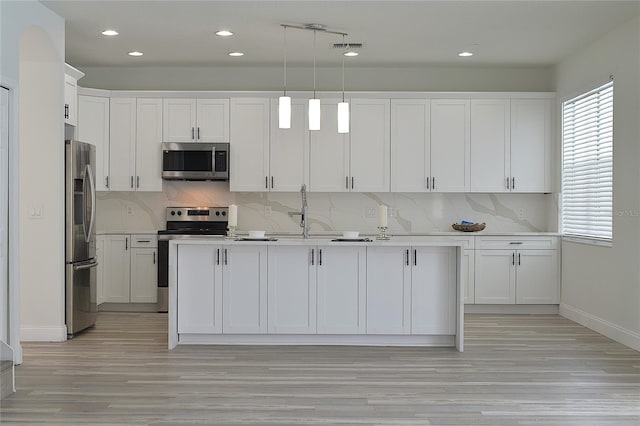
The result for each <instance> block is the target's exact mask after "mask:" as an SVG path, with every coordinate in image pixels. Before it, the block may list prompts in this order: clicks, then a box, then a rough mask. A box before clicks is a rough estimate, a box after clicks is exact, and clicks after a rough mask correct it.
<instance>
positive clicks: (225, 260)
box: [224, 249, 229, 265]
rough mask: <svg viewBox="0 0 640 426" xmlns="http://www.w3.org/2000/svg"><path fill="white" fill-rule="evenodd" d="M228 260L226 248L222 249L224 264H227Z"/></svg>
mask: <svg viewBox="0 0 640 426" xmlns="http://www.w3.org/2000/svg"><path fill="white" fill-rule="evenodd" d="M228 262H229V255H228V254H227V249H224V264H225V265H227V264H228Z"/></svg>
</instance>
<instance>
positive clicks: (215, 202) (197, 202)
mask: <svg viewBox="0 0 640 426" xmlns="http://www.w3.org/2000/svg"><path fill="white" fill-rule="evenodd" d="M307 199H308V205H309V217H310V224H311V233H317V234H321V233H331V232H341V231H344V230H357V231H360V232H362V233H364V234H374V233H377V229H376V226H377V217H376V214H377V207H378V205H379V204H386V205H387V206H388V207H389V214H390V217H389V218H388V223H389V231H388V232H389V233H391V234H410V233H415V234H421V233H431V232H443V231H451V224H452V223H455V222H459V221H461V220H469V221H474V222H486V223H487V231H488V232H556V231H557V229H558V225H557V216H558V208H557V202H556V197H555V196H554V194H442V193H433V194H432V193H309V194H307ZM229 204H237V205H238V230H239V231H243V230H244V231H246V230H249V229H260V230H266V231H267V232H291V233H296V232H300V227H299V217H293V218H292V217H289V216H288V214H287V212H289V211H296V210H298V211H299V210H300V207H301V198H300V194H299V193H259V192H229V184H228V182H181V181H175V182H170V181H165V182H164V183H163V192H99V193H98V196H97V206H98V212H97V230H98V232H122V233H128V232H132V233H133V232H147V231H150V232H155V231H156V230H158V229H164V227H165V207H169V206H177V207H179V206H228V205H229Z"/></svg>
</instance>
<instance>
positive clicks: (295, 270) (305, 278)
mask: <svg viewBox="0 0 640 426" xmlns="http://www.w3.org/2000/svg"><path fill="white" fill-rule="evenodd" d="M316 253H317V249H316V248H315V247H304V246H302V247H301V246H270V247H269V253H268V256H269V260H268V261H267V286H268V291H267V294H268V303H267V304H268V315H267V316H268V320H267V324H268V331H269V333H285V334H297V333H303V334H315V332H316V267H315V264H316Z"/></svg>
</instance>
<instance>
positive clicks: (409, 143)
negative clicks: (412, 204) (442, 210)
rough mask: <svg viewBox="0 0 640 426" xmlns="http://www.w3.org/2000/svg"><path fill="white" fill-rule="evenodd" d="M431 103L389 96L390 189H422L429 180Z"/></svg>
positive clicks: (425, 189) (409, 190) (403, 190)
mask: <svg viewBox="0 0 640 426" xmlns="http://www.w3.org/2000/svg"><path fill="white" fill-rule="evenodd" d="M430 107H431V103H430V101H429V100H426V99H392V100H391V191H392V192H424V191H429V189H430V184H431V109H430Z"/></svg>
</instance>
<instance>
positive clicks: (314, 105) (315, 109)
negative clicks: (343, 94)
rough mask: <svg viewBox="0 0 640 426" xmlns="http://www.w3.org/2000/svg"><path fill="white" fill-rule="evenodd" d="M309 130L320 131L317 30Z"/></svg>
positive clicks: (314, 41) (314, 44)
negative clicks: (317, 95) (317, 94)
mask: <svg viewBox="0 0 640 426" xmlns="http://www.w3.org/2000/svg"><path fill="white" fill-rule="evenodd" d="M309 130H320V99H317V98H316V30H315V29H314V30H313V99H309Z"/></svg>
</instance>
